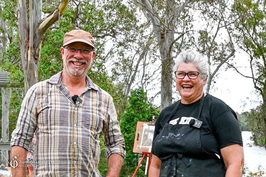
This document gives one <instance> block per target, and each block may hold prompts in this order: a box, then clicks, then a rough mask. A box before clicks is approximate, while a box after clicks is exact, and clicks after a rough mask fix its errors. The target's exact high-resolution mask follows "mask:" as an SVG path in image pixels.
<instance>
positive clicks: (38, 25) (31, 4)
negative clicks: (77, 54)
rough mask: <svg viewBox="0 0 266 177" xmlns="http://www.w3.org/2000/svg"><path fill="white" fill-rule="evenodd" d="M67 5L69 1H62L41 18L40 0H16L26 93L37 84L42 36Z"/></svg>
mask: <svg viewBox="0 0 266 177" xmlns="http://www.w3.org/2000/svg"><path fill="white" fill-rule="evenodd" d="M68 3H69V0H63V1H62V2H61V4H60V5H59V7H58V8H57V9H55V10H54V11H53V13H51V14H49V15H48V16H47V17H45V18H42V0H29V1H26V0H18V23H19V30H18V32H19V35H20V53H21V61H22V65H23V70H24V84H25V86H24V87H25V90H26V91H27V90H28V89H29V88H30V87H31V86H32V85H33V84H35V83H36V82H38V74H39V72H38V71H39V64H40V54H41V44H42V40H43V36H44V34H45V32H46V30H47V29H48V28H49V27H50V26H51V25H52V24H53V23H54V22H56V21H57V20H58V19H59V17H60V16H61V15H62V14H63V12H64V11H65V9H66V7H67V5H68Z"/></svg>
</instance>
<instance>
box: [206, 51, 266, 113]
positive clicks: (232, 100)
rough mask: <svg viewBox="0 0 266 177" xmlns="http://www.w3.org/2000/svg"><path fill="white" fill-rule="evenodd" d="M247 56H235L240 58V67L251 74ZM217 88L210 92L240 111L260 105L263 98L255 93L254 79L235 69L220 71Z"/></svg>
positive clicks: (239, 54)
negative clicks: (242, 74)
mask: <svg viewBox="0 0 266 177" xmlns="http://www.w3.org/2000/svg"><path fill="white" fill-rule="evenodd" d="M246 57H247V56H245V55H244V54H241V53H238V54H236V57H235V58H237V59H239V60H238V61H239V62H238V63H239V64H238V69H239V70H241V71H242V72H244V73H245V74H247V75H249V76H250V75H251V74H250V70H249V63H248V60H247V59H246ZM215 88H216V89H212V90H211V91H210V94H212V95H213V96H216V97H218V98H220V99H221V100H223V101H224V102H226V103H227V104H228V105H229V106H230V107H231V108H233V109H234V110H235V111H236V112H238V113H242V112H245V111H249V110H250V109H252V108H256V107H257V106H258V105H260V100H261V98H260V97H259V96H258V94H256V93H255V88H254V85H253V82H252V80H251V79H248V78H244V77H243V76H241V75H240V74H238V73H237V72H236V71H233V69H231V70H228V71H220V75H219V79H217V80H216V83H215Z"/></svg>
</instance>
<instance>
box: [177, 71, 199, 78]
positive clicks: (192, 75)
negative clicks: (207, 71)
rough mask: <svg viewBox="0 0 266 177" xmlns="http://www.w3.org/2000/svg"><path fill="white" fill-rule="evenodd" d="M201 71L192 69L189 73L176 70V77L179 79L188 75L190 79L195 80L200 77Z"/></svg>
mask: <svg viewBox="0 0 266 177" xmlns="http://www.w3.org/2000/svg"><path fill="white" fill-rule="evenodd" d="M199 74H200V72H198V71H190V72H188V73H186V72H183V71H175V77H176V78H177V79H184V78H185V77H186V76H188V78H189V79H191V80H195V79H197V78H198V76H199Z"/></svg>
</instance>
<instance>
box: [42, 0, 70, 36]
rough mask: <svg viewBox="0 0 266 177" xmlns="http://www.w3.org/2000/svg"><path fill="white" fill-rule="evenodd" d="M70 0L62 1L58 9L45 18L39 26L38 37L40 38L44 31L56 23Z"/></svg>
mask: <svg viewBox="0 0 266 177" xmlns="http://www.w3.org/2000/svg"><path fill="white" fill-rule="evenodd" d="M69 1H70V0H63V1H62V3H61V4H60V6H59V8H58V9H56V10H55V11H54V12H53V13H51V14H50V15H48V16H47V18H46V19H45V20H44V21H43V22H42V23H41V24H40V26H39V31H40V35H41V36H42V35H43V34H44V33H45V31H46V30H47V29H48V28H49V27H50V26H51V25H52V24H54V22H56V21H57V20H58V19H59V17H60V16H61V15H62V14H63V12H64V11H65V9H66V7H67V5H68V3H69Z"/></svg>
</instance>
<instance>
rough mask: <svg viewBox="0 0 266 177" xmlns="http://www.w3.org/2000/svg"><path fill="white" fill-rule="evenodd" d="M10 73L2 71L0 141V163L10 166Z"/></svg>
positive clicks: (0, 79)
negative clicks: (0, 135)
mask: <svg viewBox="0 0 266 177" xmlns="http://www.w3.org/2000/svg"><path fill="white" fill-rule="evenodd" d="M8 78H9V72H6V71H0V87H1V93H2V137H1V139H0V161H1V162H2V164H4V165H5V166H8V161H9V153H8V151H9V150H10V144H9V103H10V99H11V88H8V87H7V86H8V84H9V83H10V82H9V80H8Z"/></svg>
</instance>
